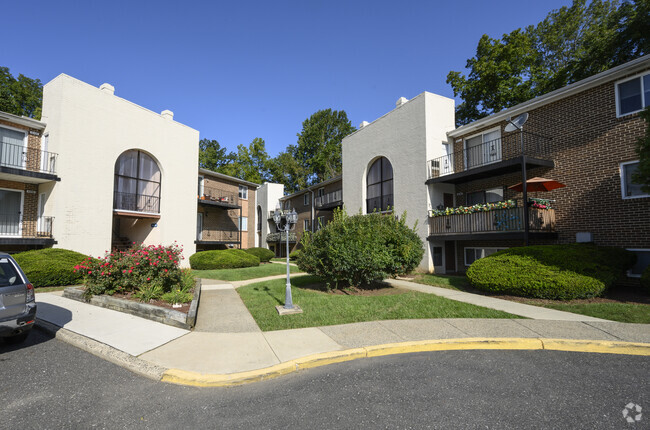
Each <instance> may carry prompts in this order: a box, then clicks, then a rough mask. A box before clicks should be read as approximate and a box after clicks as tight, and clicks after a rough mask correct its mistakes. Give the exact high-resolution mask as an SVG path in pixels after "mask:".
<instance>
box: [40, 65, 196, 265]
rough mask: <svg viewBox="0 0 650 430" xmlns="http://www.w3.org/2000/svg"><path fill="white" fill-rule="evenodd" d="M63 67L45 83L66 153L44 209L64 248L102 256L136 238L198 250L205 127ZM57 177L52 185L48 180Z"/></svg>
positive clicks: (56, 139) (50, 137)
mask: <svg viewBox="0 0 650 430" xmlns="http://www.w3.org/2000/svg"><path fill="white" fill-rule="evenodd" d="M114 91H115V89H114V88H113V87H112V86H111V85H109V84H103V85H101V86H100V87H99V88H97V87H94V86H92V85H89V84H87V83H85V82H82V81H80V80H78V79H75V78H72V77H70V76H67V75H65V74H61V75H59V76H57V77H56V78H54V79H53V80H52V81H50V82H48V83H47V84H46V85H45V86H44V87H43V117H42V119H43V122H45V123H47V127H46V130H45V132H44V138H45V139H46V141H47V145H48V148H47V149H48V150H49V151H53V152H57V153H59V154H63V155H61V157H59V160H58V166H57V173H58V176H59V177H60V178H61V181H60V182H52V183H50V184H44V185H43V186H41V188H44V190H43V191H41V192H46V193H47V197H46V203H45V205H44V208H43V210H44V213H45V215H46V216H53V217H54V218H55V223H54V232H53V235H54V237H55V238H56V240H57V242H58V244H57V245H56V246H58V247H61V248H67V249H73V250H75V251H79V252H82V253H85V254H89V255H92V256H102V255H103V254H104V252H105V251H107V250H110V249H111V247H112V246H116V245H126V244H128V243H130V242H131V241H132V242H138V243H140V242H141V243H143V244H145V245H149V244H155V245H158V244H162V245H170V244H172V243H174V241H177V242H178V244H180V245H182V246H183V248H184V256H185V258H186V259H185V261H184V263H185V264H187V258H188V257H189V256H190V255H191V254H193V253H194V252H195V244H194V241H195V239H196V237H195V236H196V222H197V221H196V220H197V215H196V214H197V208H196V195H197V194H196V193H197V191H196V189H197V175H196V169H197V163H198V140H199V132H198V131H197V130H194V129H192V128H190V127H188V126H185V125H183V124H181V123H179V122H176V121H174V119H173V113H172V112H171V111H168V110H165V111H163V112H161V113H156V112H152V111H150V110H148V109H145V108H143V107H141V106H138V105H136V104H134V103H132V102H130V101H128V100H125V99H123V98H120V97H118V96H116V95H115V94H114ZM48 185H49V187H48Z"/></svg>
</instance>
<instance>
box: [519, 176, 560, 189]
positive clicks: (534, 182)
mask: <svg viewBox="0 0 650 430" xmlns="http://www.w3.org/2000/svg"><path fill="white" fill-rule="evenodd" d="M562 187H566V185H564V184H563V183H561V182H558V181H556V180H554V179H545V178H539V177H537V178H531V179H529V180H527V181H526V190H527V191H533V192H534V191H551V190H554V189H556V188H562ZM508 189H510V190H514V191H523V189H524V187H523V182H520V183H518V184H515V185H513V186H511V187H508Z"/></svg>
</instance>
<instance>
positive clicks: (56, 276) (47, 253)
mask: <svg viewBox="0 0 650 430" xmlns="http://www.w3.org/2000/svg"><path fill="white" fill-rule="evenodd" d="M12 257H13V258H14V259H15V260H16V262H18V265H20V267H21V269H23V272H25V275H27V279H29V282H31V283H32V284H33V285H34V287H35V288H38V287H60V286H64V285H75V284H81V283H82V282H83V277H84V274H83V273H81V272H75V270H74V266H75V265H78V264H80V263H81V262H82V261H84V260H85V259H88V258H89V257H88V256H87V255H84V254H81V253H79V252H75V251H70V250H68V249H60V248H45V249H36V250H33V251H26V252H21V253H18V254H14V255H12Z"/></svg>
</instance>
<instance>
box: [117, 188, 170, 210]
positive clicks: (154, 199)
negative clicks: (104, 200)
mask: <svg viewBox="0 0 650 430" xmlns="http://www.w3.org/2000/svg"><path fill="white" fill-rule="evenodd" d="M113 209H115V210H124V211H133V212H147V213H154V214H158V213H160V197H158V196H150V195H146V194H135V193H121V192H118V191H116V192H115V193H114V196H113Z"/></svg>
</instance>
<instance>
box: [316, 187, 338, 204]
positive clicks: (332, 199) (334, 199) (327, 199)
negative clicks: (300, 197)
mask: <svg viewBox="0 0 650 430" xmlns="http://www.w3.org/2000/svg"><path fill="white" fill-rule="evenodd" d="M342 201H343V190H336V191H332V192H329V193H327V194H324V195H322V196H319V197H316V199H315V200H314V205H315V206H316V207H317V208H320V207H323V206H327V205H331V204H338V203H341V202H342Z"/></svg>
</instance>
